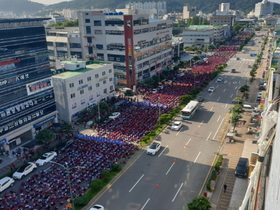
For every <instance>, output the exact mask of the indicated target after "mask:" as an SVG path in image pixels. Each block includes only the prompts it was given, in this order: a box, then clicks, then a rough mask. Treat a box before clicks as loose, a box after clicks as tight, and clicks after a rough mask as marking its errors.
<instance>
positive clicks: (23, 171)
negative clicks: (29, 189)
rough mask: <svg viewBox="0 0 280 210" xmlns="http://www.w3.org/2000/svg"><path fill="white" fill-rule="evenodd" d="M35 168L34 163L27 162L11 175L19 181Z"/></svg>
mask: <svg viewBox="0 0 280 210" xmlns="http://www.w3.org/2000/svg"><path fill="white" fill-rule="evenodd" d="M36 168H37V166H36V164H35V163H32V162H28V163H26V164H23V165H22V166H21V167H19V168H18V170H17V171H16V172H15V173H14V174H13V178H14V179H21V178H22V177H24V176H26V175H27V174H29V173H31V172H32V171H33V170H35V169H36Z"/></svg>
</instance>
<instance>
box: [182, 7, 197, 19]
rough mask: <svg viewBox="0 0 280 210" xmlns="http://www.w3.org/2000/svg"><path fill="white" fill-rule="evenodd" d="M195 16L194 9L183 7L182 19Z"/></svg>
mask: <svg viewBox="0 0 280 210" xmlns="http://www.w3.org/2000/svg"><path fill="white" fill-rule="evenodd" d="M195 16H196V7H189V6H184V7H183V19H188V18H192V17H195Z"/></svg>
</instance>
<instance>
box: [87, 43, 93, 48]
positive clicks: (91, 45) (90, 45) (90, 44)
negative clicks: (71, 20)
mask: <svg viewBox="0 0 280 210" xmlns="http://www.w3.org/2000/svg"><path fill="white" fill-rule="evenodd" d="M85 47H94V48H95V45H94V44H92V43H87V45H85Z"/></svg>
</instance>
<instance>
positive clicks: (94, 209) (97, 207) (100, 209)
mask: <svg viewBox="0 0 280 210" xmlns="http://www.w3.org/2000/svg"><path fill="white" fill-rule="evenodd" d="M89 210H104V207H103V206H101V205H99V204H95V205H94V206H93V207H91V208H90V209H89Z"/></svg>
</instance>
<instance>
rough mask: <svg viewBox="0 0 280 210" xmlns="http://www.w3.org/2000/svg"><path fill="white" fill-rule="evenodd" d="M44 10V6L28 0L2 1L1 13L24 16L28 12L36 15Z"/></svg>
mask: <svg viewBox="0 0 280 210" xmlns="http://www.w3.org/2000/svg"><path fill="white" fill-rule="evenodd" d="M43 8H44V5H43V4H39V3H36V2H31V1H28V0H0V12H10V11H13V12H14V13H15V14H18V15H20V14H22V13H23V12H28V13H30V14H32V13H35V12H37V11H39V10H42V9H43Z"/></svg>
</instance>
